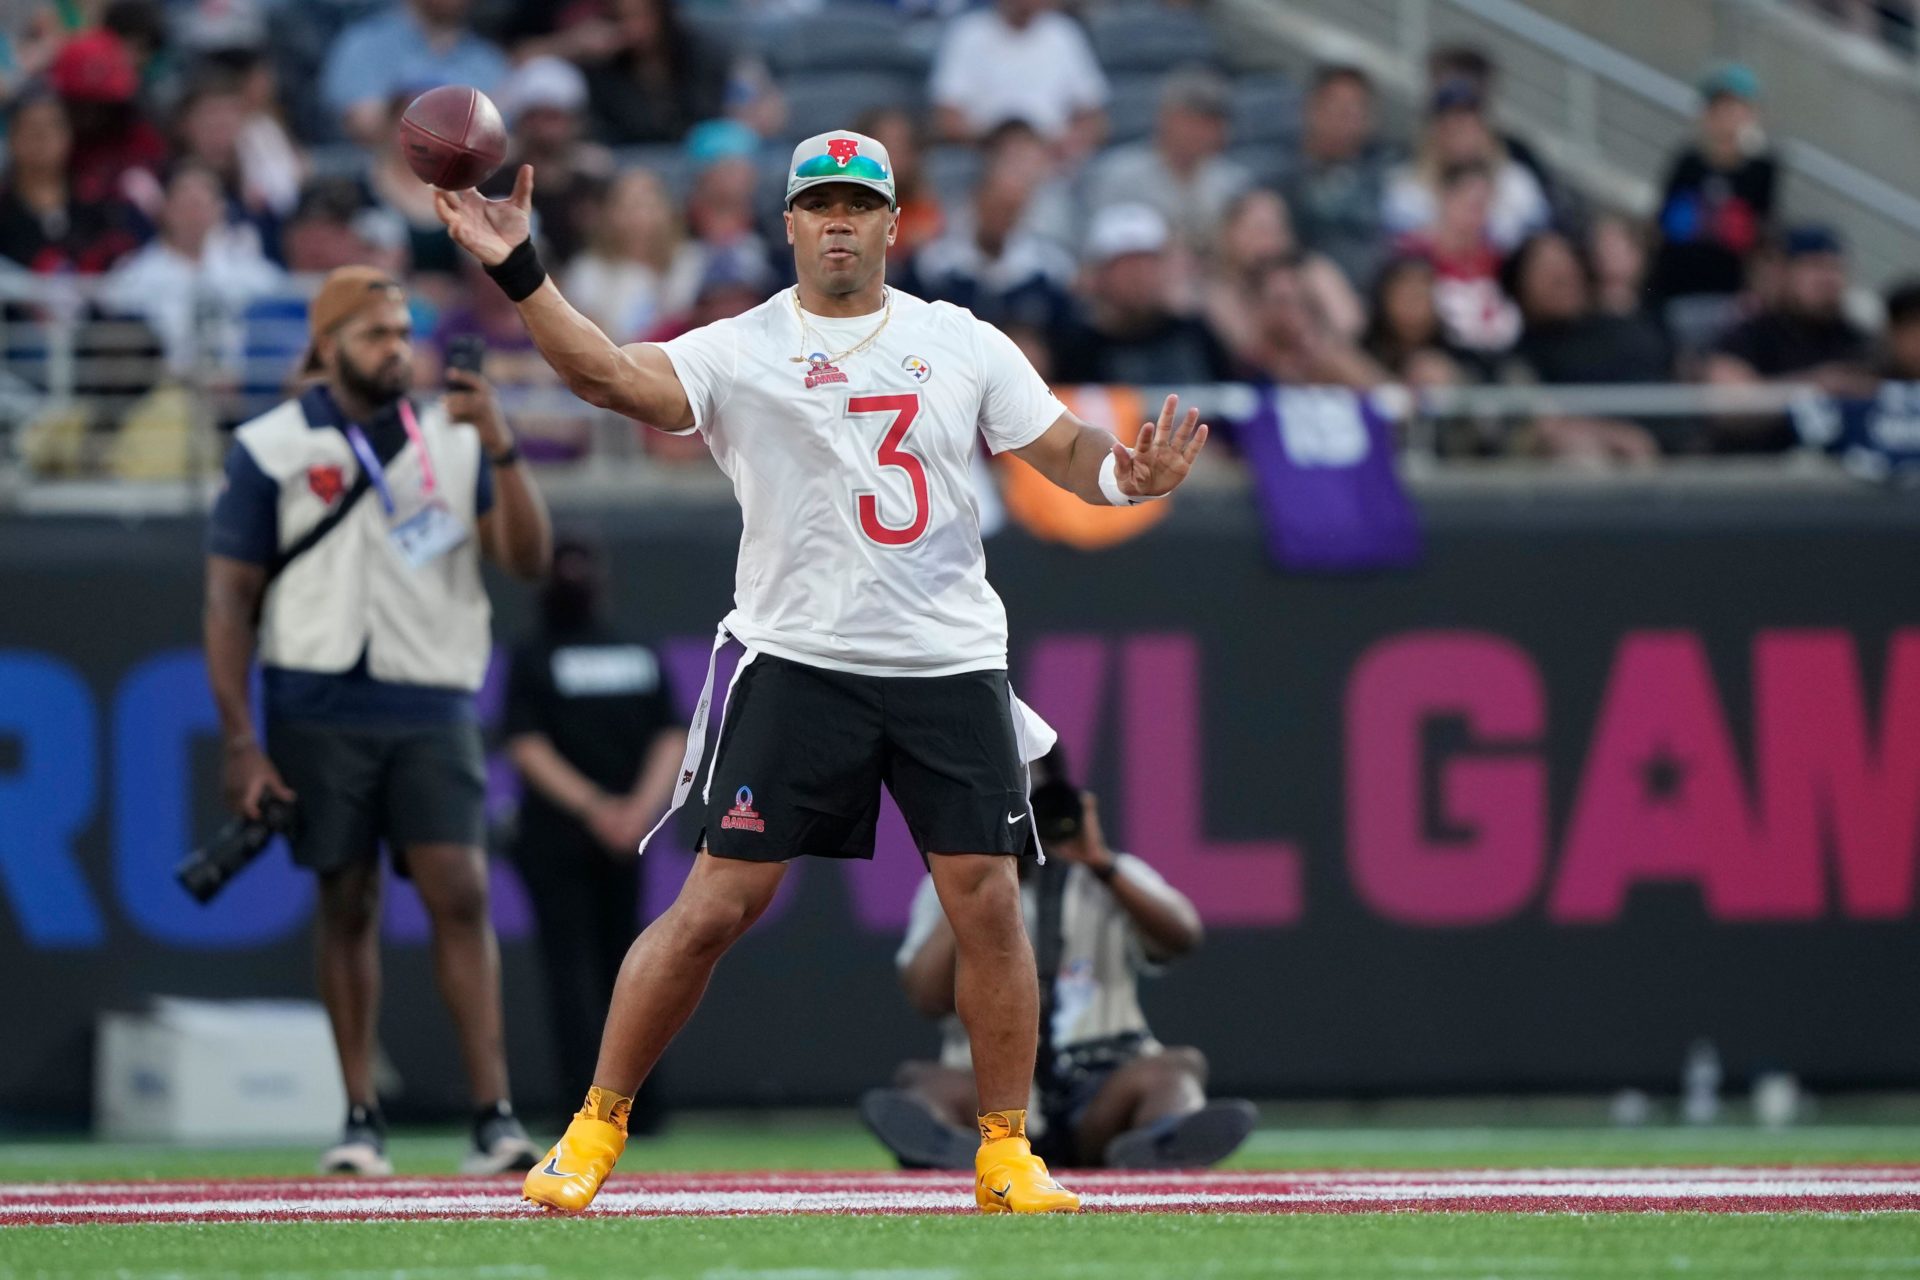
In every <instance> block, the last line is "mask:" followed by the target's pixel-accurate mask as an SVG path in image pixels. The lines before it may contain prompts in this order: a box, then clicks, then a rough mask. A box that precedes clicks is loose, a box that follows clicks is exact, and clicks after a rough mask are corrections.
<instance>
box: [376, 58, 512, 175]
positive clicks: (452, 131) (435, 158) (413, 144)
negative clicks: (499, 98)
mask: <svg viewBox="0 0 1920 1280" xmlns="http://www.w3.org/2000/svg"><path fill="white" fill-rule="evenodd" d="M400 154H401V155H403V156H405V157H406V158H407V167H408V168H410V169H412V170H413V171H414V173H415V174H416V175H417V176H418V177H419V179H420V181H422V182H424V183H426V184H427V185H429V186H434V187H440V188H442V189H443V190H446V191H465V190H466V189H467V188H468V187H476V186H479V185H480V184H481V183H483V182H485V181H486V180H487V179H488V178H490V177H492V176H493V171H494V170H495V169H498V168H499V167H500V162H501V161H503V160H505V159H506V158H507V127H506V125H505V124H503V123H502V122H501V120H500V109H499V108H498V107H496V106H494V105H493V103H492V102H491V101H490V100H489V99H488V98H487V95H486V94H484V93H481V92H480V91H479V90H478V89H472V88H469V87H467V86H466V85H464V84H448V85H442V86H440V87H439V88H438V89H429V90H427V91H426V92H425V93H423V94H421V95H420V96H419V97H417V98H415V99H414V100H413V102H412V103H411V104H410V105H409V106H408V107H407V111H406V114H405V115H403V116H401V117H400Z"/></svg>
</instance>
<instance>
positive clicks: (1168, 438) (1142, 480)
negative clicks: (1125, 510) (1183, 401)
mask: <svg viewBox="0 0 1920 1280" xmlns="http://www.w3.org/2000/svg"><path fill="white" fill-rule="evenodd" d="M1179 409H1180V399H1179V397H1177V396H1168V397H1167V400H1166V403H1165V404H1164V405H1162V406H1161V408H1160V420H1159V421H1158V422H1149V423H1146V424H1144V425H1143V426H1142V427H1141V428H1140V436H1139V439H1137V440H1135V441H1134V445H1133V448H1131V449H1129V448H1127V447H1126V446H1125V445H1123V444H1120V443H1119V442H1117V441H1116V442H1115V443H1114V446H1113V456H1114V461H1115V462H1116V464H1117V468H1116V471H1115V474H1114V479H1115V481H1116V482H1117V483H1118V484H1119V486H1120V492H1122V493H1124V494H1126V495H1127V496H1128V497H1130V498H1159V497H1163V496H1165V495H1166V494H1169V493H1172V492H1173V491H1174V490H1175V489H1176V488H1178V487H1179V485H1180V482H1181V481H1182V480H1185V479H1186V478H1187V472H1188V471H1189V470H1190V469H1192V467H1193V462H1194V459H1195V458H1198V457H1199V456H1200V450H1201V449H1202V448H1203V447H1204V446H1205V445H1206V443H1207V424H1206V423H1204V422H1202V421H1200V411H1199V410H1198V409H1189V410H1187V413H1186V417H1184V418H1182V419H1179V420H1178V425H1177V426H1176V420H1175V415H1176V414H1177V413H1178V412H1179Z"/></svg>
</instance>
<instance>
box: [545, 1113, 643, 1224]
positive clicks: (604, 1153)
mask: <svg viewBox="0 0 1920 1280" xmlns="http://www.w3.org/2000/svg"><path fill="white" fill-rule="evenodd" d="M591 1106H592V1095H589V1106H588V1107H583V1108H582V1109H581V1110H580V1111H579V1112H577V1113H576V1114H575V1115H574V1117H573V1120H572V1122H571V1123H569V1124H568V1125H567V1131H566V1132H565V1133H563V1134H561V1135H560V1141H558V1142H556V1143H554V1144H553V1149H552V1150H551V1151H549V1152H547V1157H546V1159H545V1160H543V1161H541V1162H540V1163H539V1164H537V1165H535V1166H534V1167H533V1169H532V1170H531V1171H530V1172H528V1174H527V1181H526V1184H525V1185H524V1186H523V1187H522V1188H521V1195H523V1196H525V1197H526V1198H527V1199H528V1200H531V1201H532V1202H533V1203H535V1204H537V1205H539V1206H541V1207H542V1208H545V1209H556V1210H558V1211H560V1212H561V1213H579V1212H580V1211H581V1210H582V1209H585V1208H586V1207H587V1206H588V1205H590V1204H592V1203H593V1198H594V1197H595V1196H596V1195H598V1194H600V1185H601V1184H602V1183H604V1182H605V1181H606V1180H607V1175H608V1174H610V1173H612V1172H613V1166H614V1165H615V1164H616V1163H617V1162H618V1161H619V1159H620V1153H621V1152H622V1151H625V1150H626V1149H627V1106H626V1103H625V1101H624V1100H622V1102H621V1104H620V1105H618V1106H616V1107H615V1108H614V1109H613V1110H612V1112H611V1115H612V1119H611V1120H602V1119H600V1118H598V1116H596V1115H595V1114H594V1111H593V1110H592V1109H590V1108H591Z"/></svg>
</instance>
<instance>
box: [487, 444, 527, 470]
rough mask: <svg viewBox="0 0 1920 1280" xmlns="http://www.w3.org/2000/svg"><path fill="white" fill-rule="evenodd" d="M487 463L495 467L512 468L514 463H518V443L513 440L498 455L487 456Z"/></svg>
mask: <svg viewBox="0 0 1920 1280" xmlns="http://www.w3.org/2000/svg"><path fill="white" fill-rule="evenodd" d="M487 461H488V462H491V463H492V464H493V465H494V466H496V467H510V466H512V465H513V464H514V463H516V462H518V461H520V442H519V441H518V440H515V441H514V442H513V443H512V444H510V445H508V446H507V447H506V448H505V449H503V450H501V451H500V452H499V453H490V454H488V455H487Z"/></svg>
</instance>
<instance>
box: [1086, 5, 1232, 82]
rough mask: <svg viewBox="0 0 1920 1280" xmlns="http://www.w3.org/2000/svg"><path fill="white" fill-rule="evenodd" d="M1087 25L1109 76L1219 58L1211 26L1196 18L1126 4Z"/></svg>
mask: <svg viewBox="0 0 1920 1280" xmlns="http://www.w3.org/2000/svg"><path fill="white" fill-rule="evenodd" d="M1087 25H1088V34H1089V35H1090V36H1091V37H1092V38H1093V51H1094V54H1095V56H1097V57H1098V58H1099V59H1100V65H1101V66H1103V67H1105V68H1106V69H1107V71H1108V72H1109V73H1110V74H1113V73H1121V72H1128V71H1159V72H1165V71H1169V70H1171V69H1173V68H1174V67H1178V66H1185V65H1191V64H1193V63H1206V64H1210V65H1211V64H1216V63H1218V62H1219V60H1220V48H1219V42H1218V41H1217V40H1216V39H1215V37H1214V33H1213V28H1212V27H1210V26H1208V25H1207V23H1206V21H1205V19H1203V18H1201V17H1199V16H1198V15H1197V14H1193V13H1184V12H1180V11H1177V10H1172V9H1162V8H1159V7H1156V6H1151V5H1149V6H1144V7H1133V6H1128V7H1121V8H1117V9H1110V10H1105V11H1102V12H1098V13H1096V14H1094V16H1093V18H1092V19H1091V20H1090V21H1089V22H1088V24H1087Z"/></svg>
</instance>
